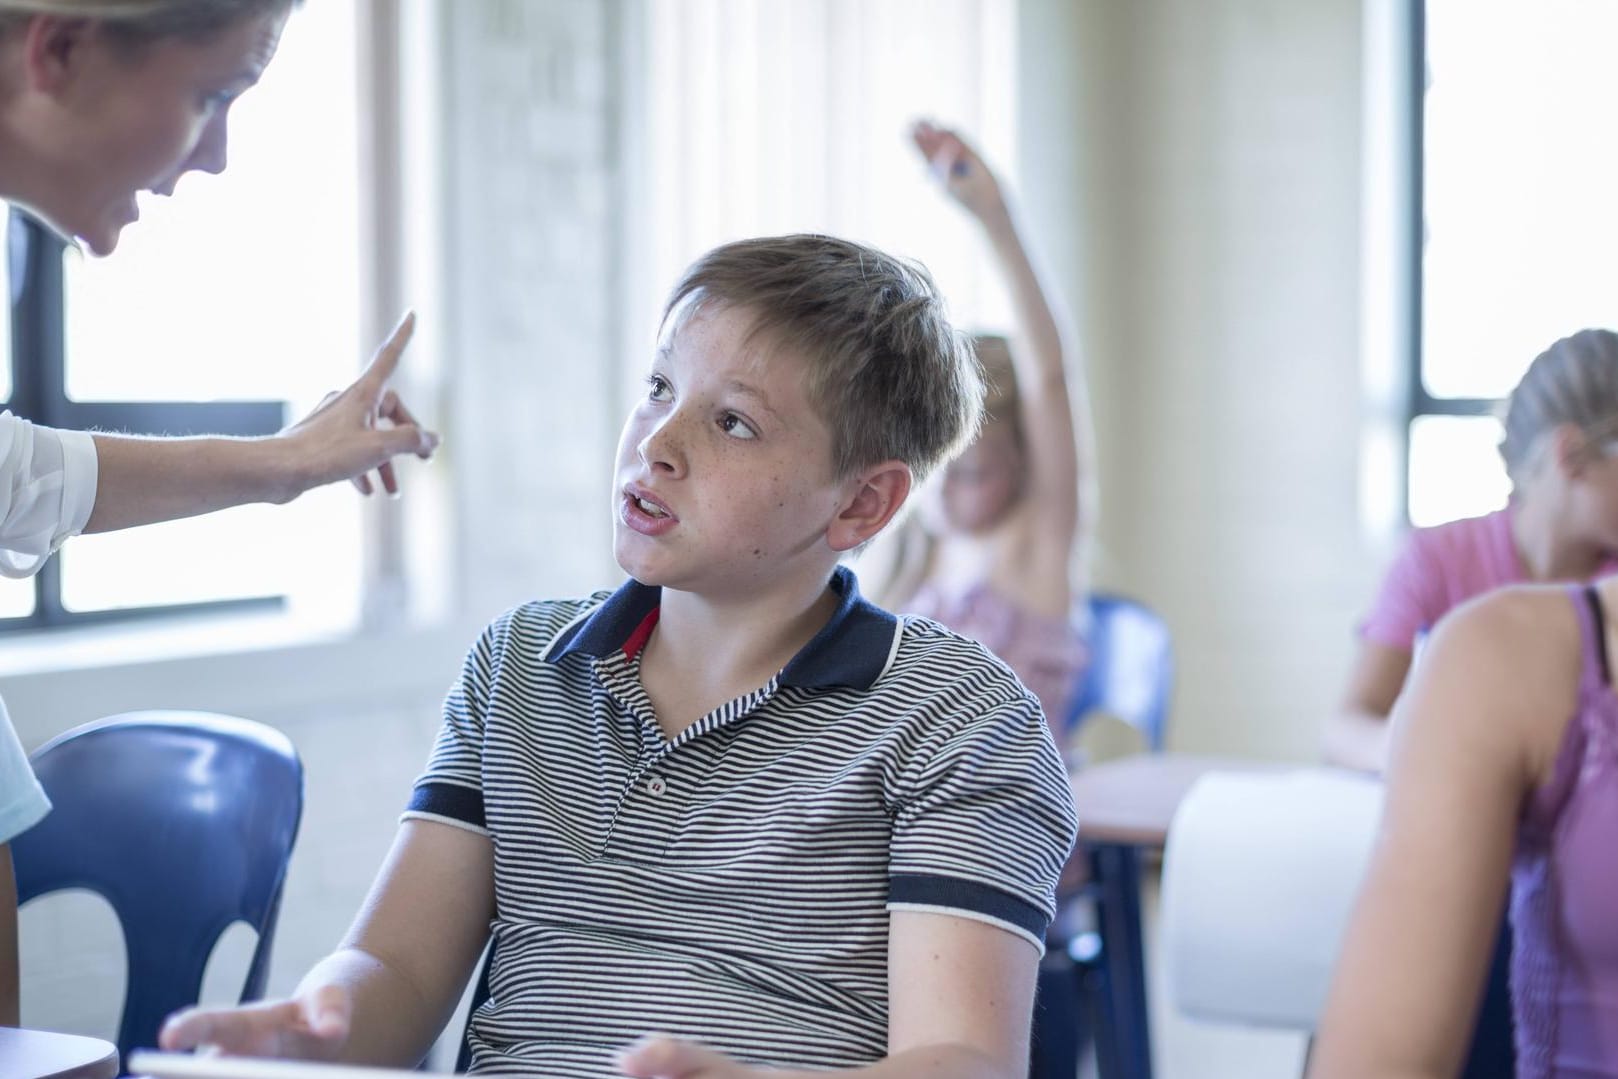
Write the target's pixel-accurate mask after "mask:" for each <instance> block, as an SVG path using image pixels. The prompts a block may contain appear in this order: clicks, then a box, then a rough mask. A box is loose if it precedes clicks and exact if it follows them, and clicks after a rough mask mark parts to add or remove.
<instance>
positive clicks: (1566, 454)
mask: <svg viewBox="0 0 1618 1079" xmlns="http://www.w3.org/2000/svg"><path fill="white" fill-rule="evenodd" d="M1505 429H1506V433H1505V440H1504V441H1503V442H1502V443H1501V444H1500V455H1501V456H1502V457H1503V458H1504V459H1505V465H1506V472H1507V474H1508V475H1509V476H1510V478H1511V484H1512V493H1511V500H1510V502H1509V503H1508V504H1507V505H1506V507H1505V508H1504V509H1501V510H1496V511H1495V512H1494V513H1490V514H1486V515H1484V516H1482V517H1470V518H1466V519H1464V520H1459V521H1451V522H1449V523H1448V524H1442V525H1438V526H1436V527H1433V528H1418V529H1415V530H1413V531H1412V532H1411V533H1410V536H1409V538H1408V539H1407V540H1406V541H1405V546H1404V550H1403V552H1402V553H1401V554H1400V555H1399V557H1398V558H1397V560H1395V562H1394V563H1393V566H1392V568H1391V569H1389V570H1388V574H1387V577H1386V579H1385V580H1384V581H1383V584H1382V590H1381V592H1380V593H1379V594H1378V595H1377V598H1376V603H1375V604H1374V606H1373V607H1372V608H1371V613H1370V615H1369V616H1368V617H1367V618H1366V620H1365V622H1364V624H1363V625H1362V626H1361V627H1360V638H1361V641H1360V650H1359V656H1358V658H1357V660H1356V662H1355V665H1354V670H1353V673H1352V675H1351V676H1350V678H1349V684H1348V690H1347V693H1346V694H1345V695H1344V700H1343V705H1342V707H1341V709H1340V710H1339V712H1338V713H1337V714H1335V715H1334V716H1332V717H1331V718H1330V719H1329V720H1328V722H1327V728H1326V746H1325V752H1326V758H1327V760H1328V761H1330V762H1332V763H1334V764H1339V765H1342V766H1344V767H1347V768H1356V769H1360V770H1363V771H1368V772H1379V771H1381V770H1382V768H1383V766H1384V764H1385V763H1386V760H1387V743H1388V714H1389V713H1390V712H1391V711H1392V709H1393V702H1394V700H1395V699H1396V698H1397V697H1398V696H1399V693H1400V691H1401V690H1402V689H1403V688H1404V684H1405V679H1406V677H1407V675H1408V674H1409V672H1410V666H1411V658H1412V655H1413V653H1414V650H1415V646H1416V641H1417V640H1418V639H1419V638H1420V637H1421V636H1422V635H1423V634H1424V633H1426V631H1428V630H1429V629H1431V628H1432V627H1433V626H1434V625H1435V624H1436V623H1437V622H1438V620H1439V619H1440V618H1441V617H1443V616H1444V614H1445V613H1446V612H1448V611H1449V610H1450V609H1451V608H1453V607H1455V606H1456V605H1458V604H1460V603H1462V602H1464V601H1466V600H1468V599H1471V598H1472V597H1473V596H1478V595H1481V594H1483V593H1485V592H1488V591H1491V590H1493V589H1496V588H1499V587H1501V586H1503V585H1508V584H1518V583H1524V582H1533V581H1587V580H1591V579H1593V578H1595V577H1598V576H1601V575H1604V574H1607V573H1612V572H1614V571H1618V458H1615V456H1614V451H1615V448H1618V334H1615V333H1613V332H1612V331H1611V330H1581V331H1580V332H1578V333H1575V334H1573V335H1572V336H1570V337H1564V338H1562V339H1561V340H1560V341H1557V342H1556V343H1555V344H1553V345H1551V347H1550V348H1548V349H1546V350H1545V351H1544V352H1543V353H1541V354H1540V355H1539V356H1538V357H1537V358H1535V360H1534V362H1533V363H1532V364H1530V365H1529V367H1528V371H1527V372H1526V373H1525V374H1524V375H1523V377H1522V381H1521V382H1519V383H1518V384H1517V388H1516V389H1514V390H1513V391H1512V393H1511V397H1510V399H1509V402H1508V405H1507V409H1506V417H1505Z"/></svg>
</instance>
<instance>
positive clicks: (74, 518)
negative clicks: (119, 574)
mask: <svg viewBox="0 0 1618 1079" xmlns="http://www.w3.org/2000/svg"><path fill="white" fill-rule="evenodd" d="M55 434H56V436H57V437H58V438H59V439H61V441H62V532H61V534H60V535H59V536H57V537H56V542H55V543H53V544H52V547H53V548H54V547H58V546H61V544H62V541H63V540H66V539H67V538H68V537H70V536H77V535H78V534H79V533H80V532H83V531H84V526H85V525H87V524H89V523H90V511H91V510H93V509H95V504H96V484H97V483H98V482H99V478H100V475H101V472H100V461H99V459H98V458H97V457H96V444H95V438H94V437H92V436H91V435H89V434H87V433H86V432H84V431H56V432H55Z"/></svg>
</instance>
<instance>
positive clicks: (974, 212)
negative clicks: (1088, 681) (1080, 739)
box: [880, 121, 1095, 745]
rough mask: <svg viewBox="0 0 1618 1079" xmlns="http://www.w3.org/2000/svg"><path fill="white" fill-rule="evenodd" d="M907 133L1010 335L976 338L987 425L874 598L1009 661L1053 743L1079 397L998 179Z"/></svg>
mask: <svg viewBox="0 0 1618 1079" xmlns="http://www.w3.org/2000/svg"><path fill="white" fill-rule="evenodd" d="M911 135H912V138H913V139H914V141H915V144H916V149H917V150H918V151H920V153H921V154H922V156H923V157H924V158H926V160H927V163H928V165H929V166H930V169H931V172H932V175H933V177H934V178H935V179H936V180H937V181H938V183H939V184H940V185H941V186H942V187H943V188H944V190H945V191H947V192H948V193H949V195H950V196H951V197H952V198H954V199H955V201H956V202H958V203H959V204H960V205H961V206H962V208H964V209H965V210H966V212H967V213H969V214H970V215H971V216H972V217H973V218H974V219H975V220H976V221H977V222H978V224H979V225H980V226H981V227H982V229H983V234H984V237H985V238H986V239H987V240H988V242H989V247H990V249H991V250H992V252H993V254H994V261H995V265H996V266H997V267H998V268H999V270H1000V273H1001V274H1002V276H1003V277H1004V279H1005V282H1006V285H1007V288H1008V290H1009V292H1010V296H1011V300H1012V305H1013V309H1014V311H1015V322H1014V326H1013V333H1012V335H1011V337H1009V338H1006V337H999V336H978V337H975V338H974V339H973V345H974V347H975V349H976V351H977V356H978V360H979V362H980V363H982V365H983V369H984V377H985V381H986V382H987V383H988V399H987V402H986V404H985V409H984V416H985V422H984V426H983V431H982V433H981V434H980V435H979V436H978V439H977V441H976V442H974V443H973V444H972V445H971V446H970V447H969V448H968V449H967V450H966V452H965V453H963V454H961V456H960V457H958V458H957V459H956V460H955V461H953V462H952V463H951V464H949V465H948V466H947V467H946V468H945V469H944V474H943V478H942V482H941V484H940V490H939V492H938V497H937V499H936V501H935V502H934V504H932V505H931V506H929V507H927V508H926V509H924V510H923V511H922V512H921V513H920V514H919V515H918V516H917V517H914V518H912V519H911V520H910V521H908V522H907V526H906V530H905V532H904V534H903V535H902V536H901V537H899V538H898V542H897V543H896V545H895V550H896V558H895V562H894V566H893V568H892V570H891V571H890V572H889V574H888V575H887V578H886V580H885V581H884V582H883V583H882V585H881V590H880V595H881V597H882V599H883V601H884V603H886V604H887V605H888V606H890V607H892V608H893V609H894V610H900V611H906V612H909V613H915V614H921V615H925V616H927V617H929V618H933V619H935V620H937V621H939V622H942V623H943V624H944V625H946V626H949V627H950V628H951V629H953V630H955V631H956V632H958V633H961V634H962V635H964V636H967V637H971V638H973V639H974V640H977V641H979V642H980V643H982V644H983V645H985V646H987V647H988V648H989V650H990V651H992V652H994V653H995V654H996V655H997V656H999V657H1000V658H1001V659H1003V660H1005V662H1006V663H1007V664H1008V665H1010V667H1011V669H1012V670H1013V671H1015V672H1016V673H1017V677H1018V678H1020V679H1021V680H1022V682H1023V684H1024V685H1026V686H1028V688H1029V689H1031V690H1033V691H1034V693H1035V695H1036V696H1038V697H1039V700H1040V704H1041V705H1042V706H1043V707H1044V709H1045V715H1046V718H1047V719H1048V720H1049V721H1050V722H1051V724H1052V727H1053V731H1054V732H1055V734H1056V736H1057V741H1058V744H1059V745H1060V744H1062V742H1063V741H1065V735H1066V734H1067V732H1065V731H1062V730H1059V729H1057V727H1058V725H1059V724H1061V722H1062V721H1063V719H1064V718H1065V717H1066V714H1067V705H1068V702H1069V700H1070V698H1071V695H1072V691H1073V688H1074V686H1075V684H1076V682H1077V680H1078V677H1079V675H1080V673H1081V672H1082V671H1083V669H1084V664H1085V659H1086V650H1085V646H1084V641H1083V639H1082V637H1081V636H1080V633H1079V630H1078V628H1077V627H1075V625H1074V621H1073V600H1074V598H1075V597H1076V596H1080V595H1082V594H1083V593H1084V589H1085V583H1086V582H1085V577H1086V570H1087V560H1088V549H1089V539H1090V535H1091V532H1092V528H1091V524H1092V518H1093V516H1094V512H1093V511H1094V506H1095V490H1094V486H1095V478H1094V472H1093V467H1092V462H1093V460H1094V450H1093V447H1092V435H1091V430H1090V425H1089V401H1088V399H1087V397H1086V394H1085V386H1084V381H1083V378H1082V374H1079V375H1078V377H1075V378H1073V379H1072V380H1071V381H1070V380H1069V372H1068V369H1067V368H1068V365H1069V362H1070V360H1071V359H1072V358H1071V356H1070V349H1069V347H1068V345H1067V344H1066V343H1065V341H1064V334H1063V330H1062V328H1061V327H1060V326H1059V324H1058V322H1057V318H1056V316H1055V315H1054V314H1053V312H1052V304H1051V302H1050V300H1049V298H1048V297H1047V295H1046V292H1045V289H1044V288H1043V286H1042V285H1041V283H1040V279H1039V275H1038V273H1037V272H1036V271H1035V269H1034V265H1033V262H1032V260H1031V259H1030V257H1029V253H1028V249H1027V246H1026V244H1025V242H1024V240H1023V234H1022V230H1021V228H1020V226H1019V224H1018V222H1017V218H1016V215H1015V214H1014V213H1013V211H1012V209H1011V206H1010V204H1009V201H1008V199H1007V197H1006V193H1005V192H1004V191H1003V190H1002V189H1001V186H1000V183H999V181H998V180H997V179H996V178H995V176H994V173H993V172H991V171H990V169H989V167H988V166H987V165H985V164H984V162H983V159H982V158H981V157H979V156H978V154H977V153H976V152H975V151H974V150H973V149H972V147H971V146H969V145H968V144H967V143H966V142H965V140H963V139H962V138H961V137H960V136H959V135H958V134H956V133H955V132H953V131H950V130H948V129H946V128H940V127H935V126H934V125H933V124H931V123H928V122H927V121H921V122H918V123H917V124H916V125H915V126H914V128H913V129H912V131H911ZM1076 366H1077V365H1076V362H1075V367H1076ZM1075 417H1077V423H1076V422H1075ZM1081 495H1082V503H1083V504H1082V510H1081Z"/></svg>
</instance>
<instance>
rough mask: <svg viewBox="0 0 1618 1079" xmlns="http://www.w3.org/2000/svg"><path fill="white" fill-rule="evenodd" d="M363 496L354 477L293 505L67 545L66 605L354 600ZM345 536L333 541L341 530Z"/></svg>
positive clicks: (174, 523)
mask: <svg viewBox="0 0 1618 1079" xmlns="http://www.w3.org/2000/svg"><path fill="white" fill-rule="evenodd" d="M359 503H360V499H359V496H358V495H357V494H356V493H355V492H354V490H353V489H352V488H350V487H348V486H346V485H344V486H342V487H337V488H328V489H326V490H322V491H317V492H313V493H311V494H309V495H305V496H304V497H303V498H301V499H299V500H298V501H296V502H294V503H292V504H291V505H289V506H243V507H241V508H240V509H233V510H227V511H225V512H223V513H215V514H211V515H209V516H207V517H193V518H190V519H188V520H184V521H172V522H169V523H167V524H161V525H151V526H149V527H146V528H136V529H132V530H130V531H128V532H111V533H104V534H97V535H93V536H79V537H77V538H76V539H74V540H73V542H71V543H69V544H67V545H66V546H65V547H63V548H62V550H61V551H60V553H58V555H57V557H58V558H60V559H61V560H62V605H63V606H64V607H65V608H66V609H67V610H69V611H102V610H113V609H117V608H121V607H150V606H158V605H162V604H171V603H204V602H208V601H211V600H222V599H243V598H249V597H254V596H278V595H292V596H293V597H294V601H295V602H308V601H311V600H312V601H313V602H315V603H317V604H318V603H325V604H334V603H343V602H349V603H352V599H353V594H354V590H355V583H356V582H357V581H358V580H359V576H360V544H359V542H358V538H357V537H358V533H359ZM333 536H337V537H341V538H342V539H343V540H344V542H342V543H333V542H331V541H332V537H333Z"/></svg>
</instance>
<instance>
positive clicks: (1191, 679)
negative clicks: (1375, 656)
mask: <svg viewBox="0 0 1618 1079" xmlns="http://www.w3.org/2000/svg"><path fill="white" fill-rule="evenodd" d="M1020 30H1021V41H1022V48H1023V56H1024V65H1023V76H1022V82H1021V85H1020V87H1019V91H1020V107H1021V109H1022V115H1023V121H1022V130H1021V131H1020V132H1019V139H1018V143H1019V146H1020V147H1022V149H1023V152H1024V154H1025V158H1024V161H1023V162H1022V169H1021V174H1022V176H1023V177H1025V181H1024V182H1025V187H1026V188H1027V192H1026V197H1027V199H1028V200H1029V202H1030V212H1031V215H1032V216H1033V218H1034V219H1035V221H1037V222H1039V223H1040V225H1041V231H1042V235H1041V239H1042V240H1043V241H1045V242H1044V246H1045V247H1046V249H1047V251H1048V255H1049V261H1050V262H1051V264H1052V266H1053V267H1054V268H1055V269H1056V271H1057V272H1058V274H1059V276H1060V277H1061V279H1062V281H1063V284H1064V288H1065V290H1066V294H1067V295H1068V296H1070V297H1076V298H1077V299H1076V303H1075V306H1076V309H1077V312H1078V321H1079V324H1080V327H1081V335H1082V338H1083V345H1084V351H1085V354H1086V358H1087V362H1088V364H1089V370H1090V372H1091V381H1092V386H1093V390H1094V406H1095V412H1096V418H1097V429H1098V432H1099V439H1100V458H1101V464H1100V467H1101V481H1102V488H1103V493H1102V507H1101V513H1100V540H1101V552H1100V557H1099V561H1098V566H1097V575H1096V577H1097V583H1098V585H1099V586H1101V587H1106V588H1113V589H1117V590H1121V591H1124V592H1128V593H1130V594H1133V595H1137V596H1139V597H1141V598H1143V599H1145V600H1146V601H1148V602H1149V603H1151V604H1152V605H1153V606H1155V607H1157V608H1158V609H1159V610H1161V611H1162V612H1163V614H1164V615H1165V616H1166V617H1167V618H1168V620H1169V622H1170V624H1171V626H1172V628H1173V631H1174V636H1175V643H1176V645H1177V649H1178V662H1179V682H1178V690H1177V695H1176V701H1175V707H1174V712H1173V718H1172V725H1171V731H1170V739H1169V740H1170V744H1171V746H1172V747H1173V748H1175V749H1179V750H1184V751H1192V752H1206V753H1228V754H1246V755H1254V756H1263V757H1282V758H1297V759H1310V758H1313V757H1314V756H1315V755H1316V754H1317V752H1318V745H1319V736H1320V735H1319V731H1320V724H1321V721H1322V719H1323V717H1324V716H1325V715H1326V713H1327V712H1328V710H1329V709H1330V708H1331V707H1332V706H1333V704H1334V703H1335V700H1336V696H1337V694H1338V693H1339V692H1340V689H1341V687H1342V685H1343V682H1344V679H1345V677H1346V674H1347V669H1348V664H1349V662H1350V659H1351V656H1352V649H1353V635H1352V628H1353V625H1354V623H1355V620H1356V618H1357V617H1358V615H1359V613H1360V612H1361V611H1362V610H1363V609H1364V606H1365V604H1366V603H1367V602H1368V599H1369V595H1370V592H1371V590H1372V588H1373V587H1374V585H1375V582H1376V579H1377V576H1378V574H1379V573H1380V568H1381V564H1382V560H1383V559H1384V558H1385V557H1386V556H1387V550H1388V546H1387V545H1388V543H1389V541H1390V539H1391V537H1390V535H1388V534H1387V532H1386V531H1379V530H1378V529H1376V528H1373V527H1371V526H1370V525H1368V523H1367V522H1366V521H1365V520H1364V518H1363V514H1362V509H1361V498H1360V485H1361V481H1362V478H1363V477H1362V473H1361V461H1362V457H1363V453H1364V448H1365V447H1364V439H1363V432H1364V430H1365V427H1366V424H1367V421H1368V412H1369V410H1370V408H1371V405H1370V403H1369V402H1368V401H1367V400H1366V395H1365V393H1364V391H1363V390H1362V383H1363V381H1364V373H1363V370H1362V362H1361V350H1360V336H1359V313H1360V272H1361V266H1360V258H1359V251H1360V245H1361V213H1360V203H1361V196H1360V191H1361V165H1360V158H1361V141H1362V140H1361V76H1360V70H1361V43H1362V37H1361V3H1360V0H1307V2H1305V3H1298V2H1296V0H1131V2H1128V3H1119V2H1116V0H1080V2H1078V3H1069V2H1067V0H1025V2H1024V4H1023V12H1022V26H1021V28H1020ZM1390 481H1391V478H1390Z"/></svg>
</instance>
